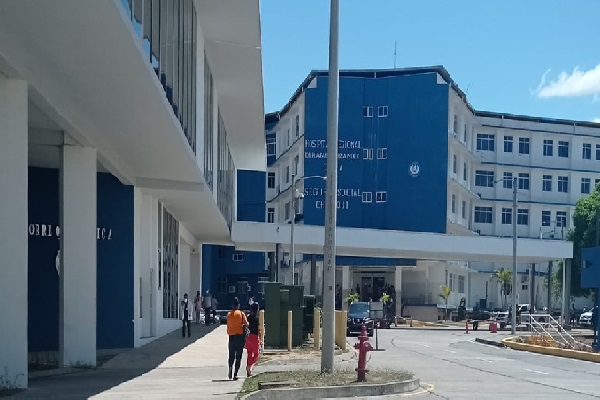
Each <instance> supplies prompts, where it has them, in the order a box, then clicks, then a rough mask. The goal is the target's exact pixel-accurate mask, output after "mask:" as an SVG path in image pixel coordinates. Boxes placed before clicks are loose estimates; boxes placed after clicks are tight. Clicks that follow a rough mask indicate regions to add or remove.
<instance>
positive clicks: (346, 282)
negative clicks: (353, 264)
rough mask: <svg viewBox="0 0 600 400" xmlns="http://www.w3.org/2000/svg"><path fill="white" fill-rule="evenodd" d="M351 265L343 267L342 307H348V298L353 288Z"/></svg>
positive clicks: (344, 308)
mask: <svg viewBox="0 0 600 400" xmlns="http://www.w3.org/2000/svg"><path fill="white" fill-rule="evenodd" d="M350 278H351V277H350V267H342V309H343V310H347V309H348V302H347V301H346V298H347V297H348V295H349V294H350V289H351V288H352V286H351V285H352V282H351V279H350Z"/></svg>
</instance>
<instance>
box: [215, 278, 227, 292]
mask: <svg viewBox="0 0 600 400" xmlns="http://www.w3.org/2000/svg"><path fill="white" fill-rule="evenodd" d="M217 290H218V292H219V293H221V294H223V293H227V278H226V277H224V276H220V277H219V278H218V279H217Z"/></svg>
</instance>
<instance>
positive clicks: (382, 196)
mask: <svg viewBox="0 0 600 400" xmlns="http://www.w3.org/2000/svg"><path fill="white" fill-rule="evenodd" d="M375 201H376V202H377V203H385V202H386V201H387V192H385V191H384V192H377V193H376V194H375Z"/></svg>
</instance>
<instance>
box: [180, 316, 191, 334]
mask: <svg viewBox="0 0 600 400" xmlns="http://www.w3.org/2000/svg"><path fill="white" fill-rule="evenodd" d="M182 322H183V325H182V326H181V337H185V326H186V325H187V332H188V337H190V336H192V329H191V328H190V320H189V319H187V318H185V319H183V320H182Z"/></svg>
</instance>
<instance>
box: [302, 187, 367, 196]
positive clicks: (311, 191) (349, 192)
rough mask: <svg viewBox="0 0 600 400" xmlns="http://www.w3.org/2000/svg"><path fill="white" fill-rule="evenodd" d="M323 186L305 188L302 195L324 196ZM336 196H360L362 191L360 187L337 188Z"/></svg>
mask: <svg viewBox="0 0 600 400" xmlns="http://www.w3.org/2000/svg"><path fill="white" fill-rule="evenodd" d="M325 192H326V189H325V188H305V189H304V196H306V197H309V196H325ZM337 195H338V197H361V196H362V192H361V190H360V189H338V190H337Z"/></svg>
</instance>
